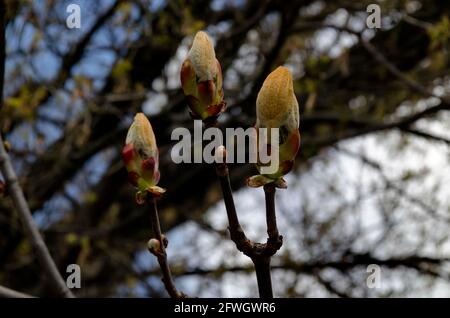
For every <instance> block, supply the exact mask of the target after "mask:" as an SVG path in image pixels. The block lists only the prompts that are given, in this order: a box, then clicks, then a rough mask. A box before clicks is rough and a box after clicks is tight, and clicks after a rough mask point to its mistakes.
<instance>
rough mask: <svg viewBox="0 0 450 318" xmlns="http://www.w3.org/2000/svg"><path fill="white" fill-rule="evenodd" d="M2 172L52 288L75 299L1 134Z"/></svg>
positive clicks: (0, 56) (1, 60) (0, 6)
mask: <svg viewBox="0 0 450 318" xmlns="http://www.w3.org/2000/svg"><path fill="white" fill-rule="evenodd" d="M4 15H5V4H4V1H3V0H1V1H0V33H1V34H0V46H1V47H0V109H1V107H2V106H3V85H4V76H5V74H4V64H5V32H4V31H5V16H4ZM0 171H1V173H2V174H3V177H4V178H5V182H6V186H7V189H8V193H9V195H10V196H11V198H12V200H13V202H14V205H15V207H16V209H17V212H18V213H19V216H20V219H21V220H22V222H23V224H24V226H25V232H26V234H27V236H28V238H29V240H30V241H31V243H32V244H33V247H34V249H35V251H36V254H37V258H38V260H39V262H40V263H41V265H42V267H43V268H44V270H45V272H46V274H47V276H48V278H49V280H50V282H51V284H52V286H53V287H54V288H55V290H56V292H57V294H58V295H60V296H63V297H74V296H73V294H72V292H71V291H70V290H69V289H68V288H67V286H66V284H65V282H64V280H63V278H62V277H61V274H60V273H59V272H58V268H57V267H56V265H55V262H54V261H53V259H52V257H51V255H50V252H49V251H48V249H47V246H46V245H45V242H44V240H43V239H42V236H41V234H40V233H39V230H38V228H37V226H36V224H35V223H34V221H33V217H32V215H31V212H30V208H29V207H28V203H27V201H26V199H25V196H24V194H23V191H22V188H21V187H20V185H19V181H18V179H17V175H16V173H15V171H14V168H13V166H12V164H11V159H10V158H9V155H8V153H7V152H6V149H5V146H4V143H3V138H2V136H1V133H0Z"/></svg>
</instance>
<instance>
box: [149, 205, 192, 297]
mask: <svg viewBox="0 0 450 318" xmlns="http://www.w3.org/2000/svg"><path fill="white" fill-rule="evenodd" d="M148 203H149V205H150V219H151V222H152V228H153V235H154V236H155V238H156V239H157V240H158V241H159V243H160V244H159V249H157V250H150V252H151V253H152V254H153V255H155V256H156V258H157V259H158V263H159V267H160V268H161V272H162V276H163V278H162V281H163V283H164V286H165V288H166V290H167V292H168V293H169V296H170V297H171V298H184V297H186V295H184V294H183V293H181V292H179V291H178V290H177V288H176V287H175V283H174V282H173V279H172V274H171V272H170V268H169V264H168V262H167V253H166V245H167V240H166V239H165V238H164V237H163V235H162V233H161V225H160V223H159V217H158V209H157V207H156V198H155V197H154V196H151V197H150V198H149V199H148Z"/></svg>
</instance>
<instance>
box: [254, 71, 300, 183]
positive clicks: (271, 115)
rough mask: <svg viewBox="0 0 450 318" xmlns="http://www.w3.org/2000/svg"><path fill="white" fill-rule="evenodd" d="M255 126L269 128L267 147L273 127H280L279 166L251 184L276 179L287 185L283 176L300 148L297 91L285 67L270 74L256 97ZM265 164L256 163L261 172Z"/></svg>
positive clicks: (290, 166) (258, 177)
mask: <svg viewBox="0 0 450 318" xmlns="http://www.w3.org/2000/svg"><path fill="white" fill-rule="evenodd" d="M256 116H257V120H256V126H255V127H256V128H257V136H258V138H259V137H260V134H259V130H258V128H267V129H268V134H267V135H268V138H267V147H268V148H269V150H270V148H271V145H270V140H271V138H270V129H271V128H277V129H279V130H278V132H279V140H278V141H279V165H278V169H277V171H276V172H275V173H272V174H269V175H259V176H254V177H251V178H250V179H249V180H248V184H249V185H250V186H254V187H256V186H262V185H264V184H266V183H270V182H274V181H277V182H278V184H279V186H281V187H284V186H285V184H284V181H283V180H282V177H283V176H284V175H285V174H287V173H288V172H289V171H291V169H292V167H293V165H294V159H295V156H296V155H297V152H298V149H299V148H300V133H299V130H298V128H299V120H300V118H299V111H298V102H297V98H296V97H295V94H294V86H293V79H292V75H291V72H290V71H289V70H288V69H287V68H286V67H283V66H280V67H278V68H277V69H276V70H274V71H273V72H272V73H270V74H269V76H267V78H266V80H265V81H264V83H263V85H262V87H261V90H260V91H259V94H258V97H257V99H256ZM261 167H262V165H261V164H260V163H258V164H257V168H258V171H260V173H261Z"/></svg>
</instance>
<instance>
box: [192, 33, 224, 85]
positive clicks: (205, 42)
mask: <svg viewBox="0 0 450 318" xmlns="http://www.w3.org/2000/svg"><path fill="white" fill-rule="evenodd" d="M189 59H190V60H191V63H192V67H193V68H194V71H195V74H196V75H197V77H198V82H203V81H209V80H214V78H215V77H217V72H218V69H217V62H216V53H215V52H214V46H213V44H212V42H211V40H210V39H209V37H208V35H207V34H206V33H205V32H203V31H199V32H197V34H196V35H195V37H194V42H193V43H192V47H191V49H190V51H189Z"/></svg>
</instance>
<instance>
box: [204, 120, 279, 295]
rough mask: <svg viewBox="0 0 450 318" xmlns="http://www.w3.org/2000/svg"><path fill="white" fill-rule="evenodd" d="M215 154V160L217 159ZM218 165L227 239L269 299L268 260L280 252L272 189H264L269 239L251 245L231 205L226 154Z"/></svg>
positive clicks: (262, 292) (231, 193)
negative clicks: (252, 269) (250, 264)
mask: <svg viewBox="0 0 450 318" xmlns="http://www.w3.org/2000/svg"><path fill="white" fill-rule="evenodd" d="M216 125H217V122H216V121H213V122H212V123H205V126H206V127H215V126H216ZM218 154H219V153H218V152H216V160H217V159H219V158H218ZM221 156H222V158H221V159H222V162H216V174H217V176H218V178H219V181H220V186H221V189H222V194H223V200H224V203H225V209H226V212H227V217H228V224H229V227H228V229H229V231H230V238H231V240H232V241H233V242H234V243H235V244H236V247H237V249H238V250H239V251H241V252H242V253H244V254H245V255H247V256H248V257H249V258H250V259H251V260H252V262H253V264H254V266H255V272H256V279H257V282H258V291H259V296H260V298H265V299H268V298H273V291H272V279H271V275H270V260H271V257H272V256H273V255H274V254H275V253H276V252H277V251H278V250H279V249H280V248H281V246H282V244H283V237H282V236H280V235H279V233H278V228H277V221H276V215H275V186H274V185H273V184H269V185H266V186H264V192H265V195H266V222H267V234H268V236H269V238H268V239H267V243H266V244H261V243H254V242H252V241H251V240H249V239H248V238H247V236H246V235H245V232H244V230H243V229H242V227H241V225H240V223H239V218H238V216H237V213H236V207H235V205H234V199H233V192H232V190H231V185H230V177H229V172H228V166H227V163H226V159H227V158H226V150H225V149H224V150H223V153H222V154H221Z"/></svg>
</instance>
